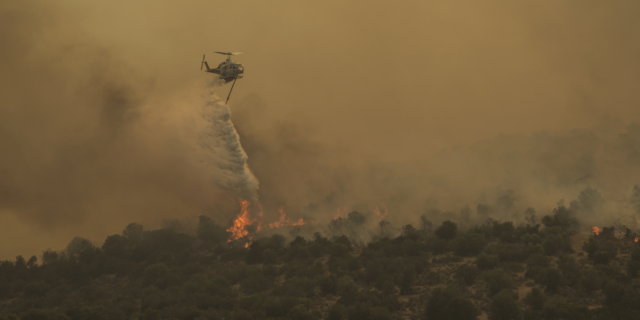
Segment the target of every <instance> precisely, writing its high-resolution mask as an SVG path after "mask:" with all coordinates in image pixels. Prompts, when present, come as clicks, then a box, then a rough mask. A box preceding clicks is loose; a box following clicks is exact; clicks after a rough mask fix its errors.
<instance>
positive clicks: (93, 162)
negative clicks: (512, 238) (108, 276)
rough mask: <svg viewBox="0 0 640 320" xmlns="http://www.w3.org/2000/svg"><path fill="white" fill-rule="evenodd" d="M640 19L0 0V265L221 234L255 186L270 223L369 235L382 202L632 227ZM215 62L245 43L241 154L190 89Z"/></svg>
mask: <svg viewBox="0 0 640 320" xmlns="http://www.w3.org/2000/svg"><path fill="white" fill-rule="evenodd" d="M220 12H229V13H233V14H221V15H217V14H216V13H220ZM639 14H640V3H638V2H637V1H631V0H629V1H616V2H602V1H583V0H569V1H561V2H559V1H523V2H513V1H506V0H491V1H484V2H482V3H472V2H469V1H447V2H442V1H419V2H405V3H402V4H401V5H398V4H395V3H394V4H391V3H389V2H386V1H368V2H367V3H366V10H365V9H364V7H363V4H362V3H360V2H357V1H356V2H345V1H338V0H335V1H334V0H328V1H322V2H314V3H302V2H295V1H286V0H285V1H276V2H264V3H262V2H255V1H249V2H244V1H234V2H228V3H217V2H211V1H192V2H189V3H181V4H180V5H174V4H169V3H167V4H160V3H157V2H151V1H140V2H136V3H131V2H127V1H110V2H100V3H98V2H86V1H80V0H70V1H65V2H63V3H51V2H47V1H30V2H28V3H27V2H16V1H7V0H0V48H1V49H0V70H2V72H0V154H1V155H2V156H1V157H0V228H4V229H2V230H0V231H1V232H0V234H1V235H2V238H0V243H2V244H3V245H2V247H0V253H1V257H0V258H13V257H14V256H15V255H17V254H25V255H28V254H38V253H39V252H40V251H41V250H43V249H45V248H46V247H51V248H52V249H59V248H63V247H65V245H66V243H68V241H69V240H70V239H72V238H73V237H74V236H81V237H85V238H90V239H92V240H94V241H101V240H102V239H104V236H106V235H108V234H113V233H118V232H121V230H122V228H123V227H124V226H125V225H126V224H128V223H130V222H138V223H142V224H145V227H147V228H153V227H154V226H158V225H160V223H161V221H162V220H163V219H189V218H191V217H194V216H198V215H200V214H202V213H203V212H206V213H207V214H208V215H210V216H212V217H214V218H216V219H217V220H218V222H219V223H226V222H228V221H229V219H231V218H232V217H234V216H235V215H236V214H237V209H238V201H237V200H238V199H237V197H239V196H240V197H250V196H251V195H253V194H255V190H256V188H257V180H258V179H259V180H260V188H259V190H258V195H259V198H260V201H261V202H262V204H263V208H264V220H265V223H269V222H273V221H277V220H278V216H279V214H278V210H279V208H280V207H284V211H285V212H286V213H287V216H288V217H290V218H291V219H292V220H297V218H299V217H303V218H304V219H305V221H306V220H319V221H320V224H319V225H326V224H327V223H328V221H329V219H330V218H332V217H334V216H335V215H336V214H337V211H338V209H340V210H341V212H343V217H345V218H348V216H347V214H348V212H350V211H352V210H356V211H359V212H361V213H363V214H364V216H365V217H366V219H368V220H367V222H365V223H363V225H369V224H370V225H372V226H375V225H376V223H377V220H376V219H379V218H378V215H377V214H376V213H375V210H374V209H375V208H376V207H377V208H378V211H380V212H384V209H383V208H386V209H387V212H388V215H387V217H386V218H385V219H387V220H388V221H390V222H391V223H392V224H393V226H394V227H395V228H398V227H399V226H400V225H402V224H405V223H414V224H415V225H417V224H419V223H420V221H421V220H420V218H419V217H420V216H421V215H422V214H427V216H428V217H429V219H430V220H431V221H432V222H433V223H437V222H438V221H440V220H443V219H446V218H450V217H455V218H456V219H459V220H461V221H468V223H469V224H472V223H474V222H475V221H479V220H481V219H484V218H487V217H493V218H495V219H516V221H518V220H517V219H520V220H519V221H522V219H523V218H524V214H525V212H527V209H528V208H534V209H535V212H536V214H537V215H538V216H542V215H544V214H549V213H550V212H551V210H553V208H555V207H557V206H558V203H559V202H561V200H563V202H562V203H564V205H565V206H567V207H570V206H571V205H572V202H574V205H573V208H574V209H575V210H576V212H579V213H580V215H581V217H580V219H581V221H583V223H584V224H588V223H590V222H589V221H590V220H593V221H603V222H606V223H617V222H616V221H619V223H622V224H627V225H629V226H632V224H633V223H634V219H636V220H637V214H638V212H637V208H638V205H637V203H638V202H639V201H640V200H638V196H637V194H638V192H637V188H635V185H640V176H639V173H640V172H639V171H638V167H637V166H638V165H637V163H638V154H640V151H639V150H638V145H639V144H640V137H639V133H638V131H639V129H638V126H637V125H635V124H634V123H640V108H638V105H639V104H640V96H639V95H638V94H637V93H636V92H637V88H638V87H639V86H640V77H639V76H638V75H640V60H638V59H637V57H638V56H640V46H639V45H638V41H637V34H636V30H640V20H639V19H637V16H638V15H639ZM213 16H215V17H216V18H215V19H214V18H212V17H213ZM238 17H241V18H238ZM212 51H244V52H245V54H244V55H242V56H240V57H238V61H240V62H242V63H243V64H244V65H245V67H246V70H245V77H244V78H243V79H242V80H239V81H238V83H237V84H236V86H235V88H234V93H233V97H232V98H231V100H230V110H231V111H232V112H233V113H232V115H233V124H234V125H235V129H236V130H237V134H238V136H239V139H240V140H239V141H241V142H242V147H243V148H244V150H245V151H246V153H244V152H242V149H241V148H240V145H239V144H238V143H237V142H238V140H237V139H236V138H235V136H234V134H233V131H232V129H233V127H231V126H230V123H231V122H228V121H227V117H228V116H229V115H230V113H228V110H226V109H225V108H224V107H223V106H222V105H220V104H218V102H217V101H218V100H217V98H214V97H213V96H211V95H210V94H209V93H206V94H205V96H204V97H203V96H202V93H203V91H206V90H214V91H222V92H223V93H224V94H225V95H226V92H227V88H228V86H227V87H221V88H213V89H212V88H210V87H209V88H207V87H206V85H204V84H203V83H204V82H205V81H206V80H205V79H210V78H211V75H210V74H203V73H201V72H199V70H198V69H199V67H200V66H199V64H200V59H201V54H203V53H206V54H207V57H208V60H209V62H211V63H215V62H214V60H215V58H212V55H211V52H212ZM215 61H217V60H215ZM218 94H220V93H219V92H218ZM203 111H204V114H205V115H206V117H203ZM229 121H230V120H229ZM217 137H220V138H221V139H218V138H217ZM203 145H204V146H205V147H203ZM247 156H248V157H247ZM245 162H246V164H248V165H249V167H250V168H251V171H249V170H247V167H246V166H245ZM217 168H223V169H222V170H218V169H217ZM251 172H252V173H253V174H254V175H255V176H256V177H257V178H258V179H253V178H252V176H251ZM229 190H231V191H229ZM529 212H531V211H529ZM474 219H475V220H474ZM327 232H328V231H327Z"/></svg>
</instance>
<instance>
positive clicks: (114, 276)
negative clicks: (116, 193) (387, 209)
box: [0, 206, 640, 320]
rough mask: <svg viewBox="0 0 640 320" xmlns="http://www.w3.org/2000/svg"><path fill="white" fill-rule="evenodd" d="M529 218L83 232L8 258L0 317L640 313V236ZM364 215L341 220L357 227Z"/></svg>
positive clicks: (570, 216) (565, 212)
mask: <svg viewBox="0 0 640 320" xmlns="http://www.w3.org/2000/svg"><path fill="white" fill-rule="evenodd" d="M530 218H533V217H530ZM530 220H534V221H531V222H532V223H529V224H526V225H525V224H523V225H520V226H515V225H514V224H513V223H512V222H498V221H494V220H491V219H489V220H487V221H486V222H484V223H482V224H478V225H475V226H473V227H471V228H469V229H468V230H465V231H460V230H458V227H457V224H455V223H454V222H451V221H445V222H443V223H442V224H441V225H440V226H438V227H437V228H430V227H429V226H430V223H426V221H425V223H422V224H421V228H418V229H416V228H414V227H413V226H412V225H406V226H404V227H402V228H401V235H399V236H397V237H383V236H384V234H383V232H381V233H380V237H378V238H377V239H374V241H372V242H370V243H368V244H366V245H356V244H355V243H354V242H352V240H350V238H349V237H347V236H346V235H340V236H334V237H333V238H332V239H327V238H326V237H323V236H322V235H321V234H320V233H316V234H315V235H314V236H313V237H312V239H305V238H303V237H300V236H298V237H295V239H293V241H290V240H287V239H286V238H285V237H284V236H282V235H279V234H275V235H272V236H270V237H263V238H259V239H256V240H254V241H253V242H252V243H251V245H250V246H249V247H248V248H244V247H243V243H242V242H231V243H228V242H227V237H228V236H229V234H228V232H227V231H226V230H225V228H222V227H220V226H219V225H217V224H215V223H214V222H212V221H211V220H210V219H208V218H206V217H204V216H203V217H201V218H200V224H199V228H198V230H197V232H194V234H192V235H190V234H185V233H181V232H179V231H178V230H176V229H172V228H164V229H159V230H152V231H143V228H142V226H140V225H138V224H135V223H134V224H130V225H129V226H127V228H126V229H125V230H124V232H123V234H122V235H112V236H110V237H108V238H107V239H106V240H105V242H104V244H103V245H102V246H101V247H100V248H98V247H95V246H94V245H92V244H91V243H90V242H89V241H87V240H85V239H82V238H75V239H74V240H73V241H72V242H71V243H70V244H69V245H68V247H67V249H66V250H64V251H62V252H54V251H45V252H44V253H43V256H42V258H41V259H42V260H41V263H40V264H39V263H38V259H37V258H36V257H32V258H31V259H29V260H25V259H23V258H22V257H18V258H17V259H16V260H15V261H3V262H2V263H0V299H2V300H1V302H0V303H1V304H0V312H2V314H5V316H3V317H2V318H0V319H22V320H38V319H73V320H76V319H78V320H79V319H143V320H155V319H184V320H196V319H238V320H240V319H296V320H297V319H300V320H302V319H332V320H333V319H380V320H382V319H452V320H453V319H456V320H464V319H637V314H638V311H639V310H638V309H639V308H640V306H639V305H638V303H637V302H638V301H640V295H639V291H638V288H639V287H640V281H639V280H638V278H637V276H638V271H639V270H640V245H639V244H638V243H637V242H635V240H636V237H637V235H636V234H634V233H633V232H631V231H630V230H628V229H627V230H622V232H616V231H617V230H615V229H614V228H613V227H609V228H603V229H599V230H597V231H598V234H595V233H592V234H588V233H584V234H577V233H576V230H579V227H578V225H577V220H576V219H575V217H574V213H573V212H572V211H571V209H569V208H565V207H562V206H560V207H558V208H556V209H555V210H554V212H553V214H552V215H548V216H545V217H544V218H543V219H541V224H538V223H536V222H537V221H535V219H530ZM362 221H363V219H362V215H361V214H360V213H358V212H352V213H350V214H349V217H348V218H346V219H342V220H339V221H337V222H336V221H333V222H332V223H333V224H334V225H335V224H340V223H344V225H343V226H341V230H343V231H345V232H346V231H349V232H350V233H353V232H357V228H358V226H359V222H362ZM380 227H381V229H383V228H388V224H387V223H385V222H381V223H380ZM349 232H346V233H349ZM241 240H242V239H241ZM245 240H246V239H245Z"/></svg>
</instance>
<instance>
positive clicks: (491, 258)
mask: <svg viewBox="0 0 640 320" xmlns="http://www.w3.org/2000/svg"><path fill="white" fill-rule="evenodd" d="M499 262H500V260H499V259H498V256H496V255H489V254H486V253H481V254H479V255H478V258H476V261H475V264H476V266H478V269H480V270H491V269H493V268H495V267H497V266H498V263H499Z"/></svg>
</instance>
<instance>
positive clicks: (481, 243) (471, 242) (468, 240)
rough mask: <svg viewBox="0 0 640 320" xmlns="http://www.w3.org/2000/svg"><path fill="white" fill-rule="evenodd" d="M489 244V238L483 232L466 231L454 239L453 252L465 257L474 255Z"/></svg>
mask: <svg viewBox="0 0 640 320" xmlns="http://www.w3.org/2000/svg"><path fill="white" fill-rule="evenodd" d="M486 245H487V240H486V239H485V238H484V236H483V235H482V234H479V233H475V232H465V233H463V234H461V235H459V236H458V237H456V239H455V240H454V241H453V252H455V254H457V255H459V256H463V257H473V256H476V255H478V254H479V253H480V252H482V249H484V247H485V246H486Z"/></svg>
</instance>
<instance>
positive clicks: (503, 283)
mask: <svg viewBox="0 0 640 320" xmlns="http://www.w3.org/2000/svg"><path fill="white" fill-rule="evenodd" d="M484 280H485V282H486V283H487V289H488V290H489V296H490V297H493V296H494V295H495V294H497V293H498V292H500V291H502V290H512V289H515V288H516V286H515V284H514V283H513V281H512V280H511V277H510V276H509V275H508V274H507V273H506V272H504V270H502V269H493V270H489V271H487V272H485V274H484Z"/></svg>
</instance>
